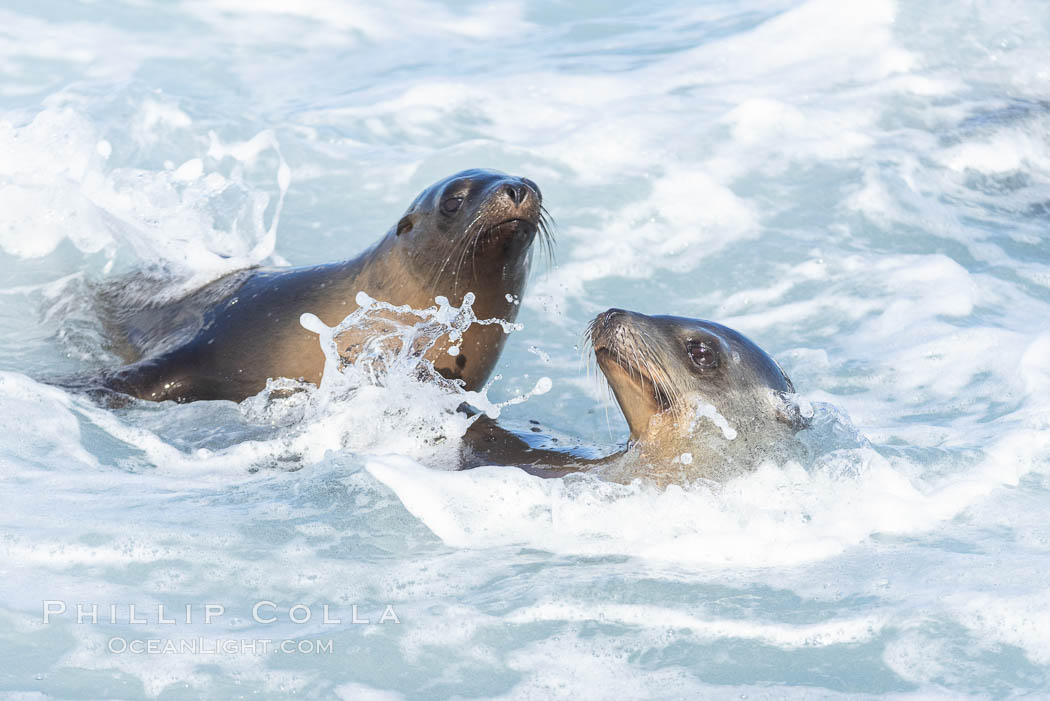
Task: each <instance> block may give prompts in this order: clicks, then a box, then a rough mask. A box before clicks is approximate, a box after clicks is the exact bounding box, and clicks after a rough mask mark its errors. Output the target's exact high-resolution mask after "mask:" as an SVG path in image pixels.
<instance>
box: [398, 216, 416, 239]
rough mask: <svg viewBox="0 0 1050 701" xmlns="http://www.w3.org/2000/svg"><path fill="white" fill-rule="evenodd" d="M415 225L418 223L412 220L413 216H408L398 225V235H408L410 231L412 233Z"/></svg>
mask: <svg viewBox="0 0 1050 701" xmlns="http://www.w3.org/2000/svg"><path fill="white" fill-rule="evenodd" d="M415 225H416V223H415V221H413V220H412V215H411V214H406V215H405V216H403V217H401V221H399V222H398V223H397V235H398V236H400V235H401V234H407V233H408V232H409V231H412V227H414V226H415Z"/></svg>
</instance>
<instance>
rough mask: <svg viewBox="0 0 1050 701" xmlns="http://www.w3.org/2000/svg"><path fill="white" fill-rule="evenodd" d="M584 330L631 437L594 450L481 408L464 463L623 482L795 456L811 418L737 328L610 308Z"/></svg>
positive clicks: (740, 468)
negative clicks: (511, 424)
mask: <svg viewBox="0 0 1050 701" xmlns="http://www.w3.org/2000/svg"><path fill="white" fill-rule="evenodd" d="M586 337H587V339H588V340H589V342H590V344H591V346H592V348H593V350H594V356H595V359H596V360H597V364H598V367H599V368H600V369H601V371H602V374H603V375H604V376H605V379H606V380H607V381H608V383H609V386H610V387H611V389H612V392H613V395H614V396H615V397H616V402H617V404H619V406H620V410H621V411H622V412H623V415H624V417H625V418H626V419H627V424H628V427H629V429H630V437H629V439H628V441H627V443H626V445H624V446H623V447H622V448H621V449H620V450H617V451H614V452H612V453H608V454H605V455H594V451H593V450H589V449H584V448H583V447H582V446H578V445H577V446H573V447H569V448H565V447H555V446H552V445H551V443H550V441H549V440H547V439H545V438H543V437H542V436H537V435H535V434H533V433H532V432H531V431H529V432H514V431H508V430H506V429H504V428H502V427H500V426H499V425H498V424H496V422H494V421H492V420H490V419H487V417H481V418H479V420H478V421H476V422H475V423H474V424H473V425H472V426H471V428H470V430H469V431H468V433H467V436H466V440H465V442H464V446H465V449H464V463H465V465H466V466H468V467H473V466H477V465H481V464H502V465H511V464H513V465H517V466H519V467H522V468H524V469H527V470H528V471H529V472H532V473H533V474H538V475H542V476H547V477H556V476H561V475H564V474H567V473H569V472H576V471H581V470H587V471H598V472H599V473H600V474H602V475H603V476H605V477H608V478H611V479H615V480H618V481H624V480H627V481H629V480H630V479H632V478H634V477H646V478H648V479H650V480H652V481H655V482H657V483H660V484H667V483H670V482H688V481H693V480H696V479H711V480H716V481H719V480H725V479H727V478H729V477H731V476H734V475H736V474H739V473H741V472H744V471H747V470H750V469H754V468H755V467H756V466H757V465H758V464H759V463H760V462H761V460H762V459H763V458H765V457H775V456H778V455H779V456H787V455H791V454H792V452H791V451H792V450H793V449H794V448H795V447H797V443H796V442H794V441H793V440H792V439H793V437H794V435H795V434H796V433H797V432H798V431H799V430H801V429H803V428H805V427H806V426H807V421H806V419H805V418H804V417H803V416H802V415H801V413H800V411H799V408H798V405H797V404H796V403H795V402H794V401H793V400H792V398H791V395H793V394H794V392H795V388H794V386H793V385H792V383H791V380H790V379H789V378H788V376H787V375H786V374H785V373H784V371H783V369H781V367H780V366H779V365H778V364H777V362H776V361H775V360H773V359H772V358H771V357H770V356H769V355H768V354H767V353H766V352H765V351H763V350H762V349H761V348H759V347H758V346H757V345H756V344H755V343H754V342H752V341H751V340H750V339H748V338H747V337H746V336H744V335H743V334H741V333H739V332H737V331H734V330H733V329H731V328H728V327H726V326H723V325H721V324H716V323H714V322H711V321H702V320H699V319H689V318H685V317H678V316H646V315H645V314H639V313H637V312H630V311H624V310H622V309H609V310H608V311H605V312H603V313H601V314H599V315H598V316H597V317H596V318H595V319H594V320H593V321H592V322H591V324H590V325H589V326H588V328H587V332H586ZM530 434H531V435H530ZM563 442H564V441H563Z"/></svg>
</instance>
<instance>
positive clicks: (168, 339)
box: [103, 170, 550, 402]
mask: <svg viewBox="0 0 1050 701" xmlns="http://www.w3.org/2000/svg"><path fill="white" fill-rule="evenodd" d="M537 233H540V234H541V235H542V236H543V237H544V241H545V243H546V244H547V245H548V246H549V245H550V234H549V231H548V228H547V224H546V219H545V216H544V213H543V209H542V207H541V195H540V190H539V188H538V187H537V186H536V184H535V183H534V182H532V181H531V180H528V179H526V178H518V177H512V176H509V175H506V174H503V173H499V172H497V171H492V170H467V171H464V172H462V173H457V174H455V175H453V176H450V177H448V178H446V179H444V180H442V181H440V182H438V183H435V184H434V185H431V186H430V187H429V188H427V189H426V190H424V191H423V192H422V193H421V194H420V195H419V196H418V197H417V198H416V199H415V201H414V202H412V204H411V205H410V206H409V208H408V210H407V211H406V212H405V214H404V216H402V217H401V219H400V220H399V221H398V222H397V224H396V225H395V226H393V227H392V228H391V229H390V230H389V232H387V234H386V235H385V236H384V237H383V238H382V239H381V240H380V241H379V242H378V243H376V244H375V245H374V246H373V247H372V248H370V249H368V250H367V251H365V252H364V253H362V254H361V255H359V256H358V257H356V258H353V259H351V260H347V261H343V262H340V263H330V264H326V265H318V266H311V267H302V268H287V269H280V268H254V269H249V270H245V271H240V272H237V273H233V274H230V275H227V276H226V277H223V278H221V279H219V280H216V281H214V282H212V283H210V284H208V285H206V286H205V287H204V288H202V289H200V290H197V291H195V292H193V293H191V294H189V295H187V296H185V297H183V298H181V299H178V300H175V301H165V302H152V303H146V304H142V303H137V302H131V303H129V299H128V298H127V296H122V295H120V294H117V295H115V296H114V295H110V298H109V300H108V302H107V304H106V307H107V308H108V309H109V310H110V314H109V318H108V323H107V326H108V328H109V330H110V332H111V336H112V337H113V338H114V347H115V348H117V349H120V350H121V351H122V354H123V355H124V356H125V359H126V361H127V362H133V364H131V365H128V366H126V367H124V368H121V369H119V370H117V371H115V372H112V373H109V374H107V375H106V376H105V377H104V379H103V383H104V384H105V385H106V386H107V387H108V388H110V389H113V390H117V391H119V392H122V393H125V394H131V395H134V396H136V397H140V398H143V399H151V400H157V401H160V400H166V399H172V400H175V401H179V402H189V401H195V400H201V399H228V400H233V401H240V400H242V399H245V398H246V397H249V396H252V395H254V394H257V393H258V392H259V391H260V390H262V389H263V388H264V387H265V385H266V381H267V379H268V378H277V377H290V378H299V379H303V380H305V381H308V382H312V383H315V384H316V383H319V381H320V378H321V373H322V369H323V367H324V355H323V353H322V351H321V349H320V345H319V343H318V339H317V336H316V335H315V334H313V333H311V332H309V331H307V330H306V329H304V328H303V327H302V326H301V324H300V321H299V319H300V316H301V315H302V314H303V313H304V312H310V313H313V314H315V315H317V316H318V317H319V318H320V319H321V320H322V321H323V322H324V323H325V324H327V325H329V326H335V325H336V324H338V323H339V322H340V321H341V320H342V319H344V318H345V317H346V316H347V314H349V313H350V312H352V311H354V310H355V309H356V308H357V304H356V302H355V297H356V295H357V293H358V292H359V291H364V292H365V293H367V294H368V295H369V296H371V297H373V298H375V299H378V300H381V301H384V302H389V303H390V304H393V305H409V306H410V307H413V308H416V309H424V308H427V307H430V306H433V304H434V298H435V297H436V296H439V295H441V296H444V297H447V298H448V299H449V301H450V302H451V303H452V304H454V305H456V306H459V305H460V304H461V303H462V300H463V296H464V295H465V294H466V293H467V292H473V293H474V294H475V295H476V301H475V303H474V307H473V308H474V311H475V313H476V314H477V315H478V317H479V318H482V319H484V318H499V319H505V320H507V321H513V320H514V318H515V317H516V316H517V313H518V308H519V307H518V305H517V303H516V302H517V300H518V299H519V298H520V297H521V294H522V292H523V291H524V289H525V282H526V279H527V277H528V273H529V267H530V261H531V252H532V244H533V241H534V240H535V238H536V236H537ZM505 340H506V334H505V332H504V331H503V329H502V328H501V327H500V326H499V325H489V326H481V325H474V326H472V327H471V328H470V329H469V330H467V331H466V333H465V334H464V336H463V338H462V339H460V341H459V342H458V343H457V345H458V346H459V353H458V354H456V355H455V356H452V355H449V354H448V352H447V350H448V344H441V343H439V344H436V345H435V346H434V347H433V348H431V349H430V351H428V353H427V356H426V357H427V359H428V360H430V361H431V362H432V363H433V364H434V366H435V368H436V369H437V370H438V371H439V372H440V373H441V374H442V375H444V376H445V377H447V378H452V379H459V380H462V381H463V383H464V384H465V387H466V388H467V389H470V390H472V389H478V388H479V387H481V386H482V385H483V383H484V382H485V380H486V379H488V377H489V375H490V374H491V373H492V369H493V367H494V366H495V364H496V361H497V360H498V359H499V355H500V352H501V350H502V348H503V344H504V342H505ZM340 351H341V352H342V351H343V349H340ZM346 351H347V353H348V355H350V356H351V357H349V358H347V359H348V360H352V356H353V348H347V349H346Z"/></svg>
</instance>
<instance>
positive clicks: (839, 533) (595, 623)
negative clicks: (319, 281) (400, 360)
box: [0, 0, 1050, 700]
mask: <svg viewBox="0 0 1050 701" xmlns="http://www.w3.org/2000/svg"><path fill="white" fill-rule="evenodd" d="M469 167H490V168H497V169H500V170H503V171H507V172H510V173H514V174H518V175H523V176H527V177H529V178H531V179H533V180H535V181H536V182H537V183H539V185H540V187H541V188H542V190H543V193H544V197H545V204H546V206H547V209H548V210H549V211H550V213H551V215H552V216H553V218H554V220H555V222H556V235H557V239H558V243H557V259H556V261H555V262H554V263H553V264H547V263H546V262H545V261H543V260H540V259H537V261H536V265H535V269H534V274H533V276H532V279H531V281H530V287H529V290H528V291H527V294H526V296H525V298H524V299H523V301H522V311H521V314H520V316H519V319H518V321H519V322H520V323H521V324H522V325H523V328H522V329H521V330H519V331H515V332H513V335H512V337H511V338H510V340H509V342H508V345H507V350H506V352H505V354H504V356H503V359H502V361H501V363H500V366H499V368H498V372H499V373H500V376H501V377H500V379H498V380H496V381H495V382H494V383H493V385H492V386H491V387H490V388H489V390H488V398H489V399H490V400H491V401H492V402H495V403H502V402H508V401H517V400H518V399H521V398H524V399H525V401H520V402H519V403H513V404H507V405H506V406H504V407H503V410H502V411H503V416H504V417H505V418H509V419H512V420H514V419H516V420H526V419H538V420H542V421H543V422H544V423H545V424H547V425H550V426H554V427H556V428H558V429H560V430H562V431H564V432H567V433H570V434H572V435H575V436H577V437H579V438H580V439H582V440H584V441H588V442H593V443H596V444H614V443H616V442H618V441H620V440H622V439H623V438H624V437H625V435H626V424H625V422H624V421H623V419H622V418H621V417H620V415H619V413H618V410H617V409H616V407H615V405H613V404H610V403H609V400H608V397H607V393H606V392H605V391H604V390H603V388H602V387H601V385H600V383H599V382H596V381H595V378H594V377H593V372H592V374H591V375H590V376H588V373H587V369H586V362H584V360H585V355H586V353H585V349H583V347H582V342H581V337H580V334H581V332H582V330H583V328H584V326H585V325H586V323H587V321H588V320H589V319H591V318H592V317H593V316H594V315H595V314H596V313H598V312H599V311H602V310H604V309H605V308H607V307H610V306H619V307H626V308H629V309H635V310H638V311H642V312H646V313H668V314H677V315H683V316H692V317H698V318H706V319H712V320H716V321H719V322H722V323H725V324H727V325H730V326H733V327H735V328H737V329H739V330H741V331H743V332H744V333H746V334H748V335H749V336H750V337H752V338H753V339H754V340H755V341H756V342H758V343H759V344H760V345H761V346H763V347H764V348H765V349H767V350H768V351H769V352H770V353H771V354H772V355H773V356H774V357H775V358H776V359H777V360H778V361H779V362H780V363H781V364H782V365H783V367H784V368H785V370H786V371H787V373H788V374H789V375H790V376H791V377H792V379H793V380H794V383H795V385H796V387H797V388H798V390H799V392H800V394H801V396H802V398H803V400H805V401H808V402H810V403H812V404H813V405H814V406H815V407H817V408H818V410H819V411H818V415H819V416H820V417H821V421H820V424H821V430H820V431H818V432H817V435H816V438H815V439H814V440H815V445H816V448H817V450H816V457H815V458H814V459H813V460H812V461H809V462H808V463H807V464H798V463H787V464H783V465H781V464H774V463H770V464H765V465H763V466H762V467H761V468H760V469H758V470H757V471H756V472H754V473H752V474H748V475H745V476H742V477H739V478H737V479H735V480H733V481H731V482H729V483H727V484H725V485H722V486H711V485H701V484H698V485H685V486H682V487H679V486H672V487H669V488H667V489H665V490H659V489H656V488H654V487H652V486H649V485H646V484H643V483H634V484H630V485H620V484H612V483H606V482H602V481H600V480H598V479H595V478H593V477H587V476H583V477H580V476H576V477H570V478H566V479H560V480H546V481H545V480H540V479H538V478H535V477H532V476H529V475H527V474H524V473H521V472H519V471H517V470H513V469H507V468H482V469H478V470H475V471H470V472H449V471H447V470H444V469H441V468H442V467H443V466H445V465H447V462H448V459H449V455H451V454H454V451H455V443H454V441H445V442H444V443H438V444H435V443H437V441H435V440H434V436H435V435H436V434H441V435H447V436H455V435H456V431H461V430H462V429H463V425H462V419H461V418H458V417H455V416H450V415H449V414H447V413H446V412H445V411H444V409H445V408H447V405H448V403H449V401H450V400H449V398H448V396H445V395H442V394H441V392H439V391H438V390H436V389H435V388H432V387H429V388H428V387H424V386H420V385H418V384H413V383H412V382H409V381H407V380H405V381H391V382H390V383H389V384H388V386H385V387H367V386H366V387H359V388H358V390H357V391H356V392H355V393H353V396H352V397H351V398H350V399H346V397H345V396H343V398H342V399H340V395H339V393H338V392H334V391H333V392H329V393H328V394H326V395H325V394H324V392H319V393H317V394H316V395H314V394H312V395H309V397H307V398H306V399H305V400H300V399H297V398H295V397H293V398H291V399H289V400H286V401H284V402H277V403H270V404H267V403H266V402H265V401H262V399H263V398H260V399H259V400H249V401H247V402H245V403H244V404H242V405H235V404H232V403H225V402H205V403H198V404H191V405H184V406H176V405H152V404H136V405H132V406H128V407H124V408H118V409H107V408H102V407H99V406H97V405H95V404H92V403H91V402H90V401H89V400H87V399H85V398H84V397H81V396H78V395H76V394H71V393H68V392H66V391H64V390H62V389H59V388H57V387H55V386H52V385H49V384H47V383H46V382H45V381H44V380H47V379H49V378H55V377H60V376H63V375H68V374H70V373H76V372H91V371H96V370H98V369H100V368H103V367H108V366H111V365H113V364H114V363H115V359H114V358H113V357H112V356H111V355H109V354H108V353H107V352H106V351H105V350H104V345H103V339H102V338H101V336H100V332H99V329H98V323H97V319H96V317H95V316H94V313H93V312H94V308H93V302H92V297H91V295H90V289H91V286H92V285H93V284H95V283H98V282H104V281H106V280H109V279H115V278H116V277H117V276H119V275H123V274H126V273H128V272H131V271H134V270H138V269H143V268H147V267H155V266H158V265H159V266H164V267H165V268H166V269H168V270H170V271H175V272H177V273H178V274H179V275H180V276H181V277H180V279H181V280H183V282H184V284H185V285H186V286H193V285H196V284H200V283H203V282H204V281H206V280H209V279H212V278H214V277H216V276H218V275H220V274H222V273H223V272H226V271H229V270H233V269H237V268H241V267H244V266H247V265H252V264H259V263H262V264H295V265H299V264H310V263H319V262H325V261H332V260H338V259H342V258H346V257H349V256H352V255H355V254H356V253H357V252H359V251H360V250H362V249H363V248H364V247H366V246H367V245H369V244H370V243H371V242H373V241H374V240H376V239H377V238H378V237H379V236H380V235H381V234H382V233H383V232H385V231H386V230H387V229H388V228H389V227H390V226H391V225H392V224H394V223H395V222H396V221H397V219H398V217H399V216H400V215H401V213H402V211H403V210H404V208H405V207H406V206H407V204H408V203H409V202H410V201H411V199H412V198H413V197H414V196H415V194H416V193H417V192H418V191H419V190H421V189H422V188H423V187H425V186H426V185H428V184H430V183H431V182H433V181H435V180H437V179H438V178H440V177H443V176H445V175H447V174H450V173H453V172H455V171H457V170H460V169H463V168H469ZM581 358H584V360H581ZM548 383H549V385H550V390H549V391H546V392H543V391H542V390H544V389H546V388H547V384H548ZM536 388H538V389H539V390H540V391H538V392H532V393H531V394H529V393H530V392H531V391H532V390H534V389H536ZM321 395H324V396H321ZM1048 395H1050V6H1048V5H1047V4H1046V3H1044V2H1039V1H1037V0H1000V1H998V2H990V1H983V0H973V1H972V2H965V3H962V2H959V3H923V2H892V1H891V0H865V1H864V2H860V1H859V0H858V1H856V2H853V1H849V2H839V1H832V0H741V1H740V2H702V3H695V2H668V3H661V4H659V5H657V6H654V5H653V4H652V3H643V2H631V1H623V2H612V3H589V2H579V3H554V2H547V1H545V0H510V1H507V2H493V3H484V2H456V3H453V2H448V3H442V2H424V1H422V0H406V1H405V2H397V3H391V4H389V5H381V4H377V3H367V2H338V3H337V2H331V1H328V0H308V1H307V0H304V1H302V2H298V3H285V2H276V1H273V0H253V1H252V2H248V1H247V0H212V1H208V2H198V1H193V0H184V1H182V2H172V3H148V2H131V1H116V2H107V3H93V2H55V1H50V0H44V1H38V2H22V1H20V0H8V1H7V2H5V3H4V5H3V7H2V8H0V475H2V480H3V489H2V490H0V660H3V663H2V664H0V694H3V695H4V696H7V697H11V698H24V699H36V698H128V699H138V698H150V699H153V698H163V699H177V698H219V699H229V698H241V697H252V698H285V697H287V696H289V695H291V694H297V695H300V696H303V697H306V698H333V697H338V698H343V699H355V700H356V699H363V700H375V699H383V700H387V699H424V698H425V699H448V698H457V699H465V698H500V699H552V698H571V699H607V698H612V697H619V698H630V699H635V698H638V699H642V698H652V699H669V698H688V699H693V698H726V699H730V698H732V699H738V698H752V699H754V698H777V699H780V698H807V699H809V698H872V697H891V698H924V699H925V698H959V697H961V696H967V697H974V698H1009V697H1016V696H1025V697H1026V698H1043V697H1050V525H1048V519H1047V515H1048V514H1050V398H1048ZM300 396H301V395H300ZM457 422H459V423H457ZM288 467H294V468H297V469H294V470H290V469H287V468H288ZM78 604H79V605H80V606H81V609H82V611H81V612H82V613H84V614H90V613H91V611H92V607H93V606H94V607H95V610H96V611H97V614H98V615H97V617H96V619H95V620H93V619H92V617H91V616H90V615H86V616H81V619H80V622H78V619H77V606H78ZM132 606H134V607H135V611H134V612H133V611H132V610H131V607H132ZM161 606H163V607H164V609H163V610H161V609H160V607H161ZM111 607H112V608H111ZM187 607H189V608H188V613H187ZM220 607H221V608H220ZM325 607H328V609H327V616H328V619H329V620H328V621H326V620H325V616H326V614H325ZM253 608H254V614H255V615H254V616H253ZM63 609H64V610H63ZM209 614H210V616H209ZM206 616H208V617H209V618H210V620H205V618H206ZM45 618H46V620H45ZM307 618H308V619H309V620H305V619H307ZM333 619H338V620H339V621H340V622H338V623H335V622H332V620H333ZM355 619H356V620H357V621H363V620H367V621H368V622H367V623H363V622H354V621H355ZM139 621H144V622H139ZM166 621H172V622H166ZM263 641H270V642H269V643H265V644H264V642H263ZM169 644H170V645H172V646H173V647H174V648H176V649H172V648H166V647H165V646H166V645H169ZM151 646H152V647H151ZM179 646H182V647H179ZM282 646H283V647H282Z"/></svg>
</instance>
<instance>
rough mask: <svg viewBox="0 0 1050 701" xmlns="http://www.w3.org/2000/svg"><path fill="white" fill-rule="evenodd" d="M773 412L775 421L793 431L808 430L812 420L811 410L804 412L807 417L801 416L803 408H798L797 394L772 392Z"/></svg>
mask: <svg viewBox="0 0 1050 701" xmlns="http://www.w3.org/2000/svg"><path fill="white" fill-rule="evenodd" d="M807 405H808V403H807ZM773 411H774V412H775V413H776V417H777V421H779V422H781V423H784V424H787V425H788V426H790V427H791V429H792V430H793V431H803V430H805V429H807V428H809V427H810V424H811V423H812V420H813V411H812V409H811V408H810V409H809V410H808V411H806V413H807V414H809V416H806V415H805V414H803V411H804V408H803V407H801V406H799V401H798V395H797V394H789V393H787V392H780V391H777V390H774V391H773Z"/></svg>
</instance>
